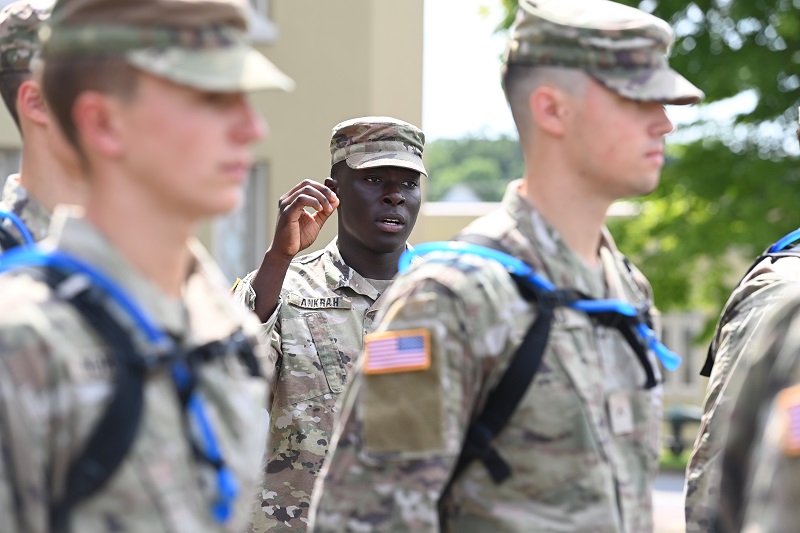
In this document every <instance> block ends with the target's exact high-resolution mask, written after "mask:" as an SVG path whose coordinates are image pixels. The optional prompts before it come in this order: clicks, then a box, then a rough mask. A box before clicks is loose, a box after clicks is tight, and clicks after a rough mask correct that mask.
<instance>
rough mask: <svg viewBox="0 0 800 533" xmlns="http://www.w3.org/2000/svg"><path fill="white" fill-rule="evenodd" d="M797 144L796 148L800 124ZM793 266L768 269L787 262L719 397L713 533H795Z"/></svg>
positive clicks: (799, 309)
mask: <svg viewBox="0 0 800 533" xmlns="http://www.w3.org/2000/svg"><path fill="white" fill-rule="evenodd" d="M799 111H800V110H799ZM797 140H798V142H800V121H798V128H797ZM797 261H798V260H797V259H796V258H794V257H785V258H781V259H780V260H778V261H775V263H774V264H773V265H772V266H773V269H777V267H781V268H783V267H784V265H782V264H781V263H785V264H786V267H785V268H786V270H780V271H777V272H776V273H774V274H773V275H772V276H770V277H766V276H764V280H763V281H762V285H763V286H764V288H763V289H761V292H766V291H770V293H771V294H772V298H771V299H770V300H768V301H766V302H761V305H763V306H764V307H768V308H769V311H770V313H769V314H767V313H766V312H764V311H762V312H761V313H760V314H761V316H764V315H765V314H766V315H767V317H766V319H764V320H763V323H762V324H761V325H760V326H759V328H758V329H759V332H758V333H759V341H758V342H756V343H751V344H750V346H749V347H748V350H747V351H746V352H743V353H742V355H741V356H740V357H739V359H740V360H739V361H737V363H738V364H737V366H736V367H735V369H734V371H733V372H734V374H732V376H733V375H736V374H738V376H737V381H738V382H739V383H737V387H736V392H735V393H732V392H731V387H732V386H731V385H728V386H727V388H725V389H723V391H722V393H721V394H725V395H727V401H728V403H732V404H734V406H733V408H728V410H729V411H732V413H731V414H730V415H728V418H727V419H726V421H727V422H728V424H729V429H728V432H727V433H726V435H727V439H724V438H723V440H722V441H721V442H720V443H719V444H718V446H719V448H721V449H720V451H719V454H720V455H722V458H721V459H717V463H718V465H717V466H716V469H717V470H718V471H719V472H720V473H718V474H717V478H718V480H719V481H718V486H719V487H720V488H719V492H709V494H708V496H707V501H708V502H709V505H708V508H707V509H706V511H707V512H708V513H709V514H710V515H711V519H710V520H709V523H713V524H715V526H716V527H715V530H716V531H719V532H724V533H728V532H731V533H732V532H738V531H748V532H753V533H762V532H764V533H766V532H775V533H777V532H784V531H785V532H790V531H797V524H798V523H800V506H798V505H797V501H798V498H800V484H798V480H799V479H800V470H799V468H800V463H798V455H800V438H799V437H800V416H798V413H800V396H799V395H798V394H799V393H798V391H799V390H800V364H799V363H800V357H798V354H800V337H798V332H800V327H799V325H798V318H799V317H800V294H798V283H797V281H798V274H797V272H798V271H800V266H798V263H797ZM792 266H793V267H794V270H793V271H792ZM778 289H781V290H780V292H779V291H778ZM755 294H758V293H755ZM750 313H751V314H753V313H755V311H751V312H750ZM717 357H718V358H719V354H718V355H717ZM718 363H719V361H717V362H715V368H716V365H717V364H718ZM732 379H733V377H731V378H729V381H731V380H732ZM715 518H716V522H714V519H715ZM706 530H708V529H706Z"/></svg>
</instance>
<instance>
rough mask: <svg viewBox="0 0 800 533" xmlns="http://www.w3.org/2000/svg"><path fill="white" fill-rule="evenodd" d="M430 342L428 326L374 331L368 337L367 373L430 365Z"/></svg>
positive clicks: (423, 367)
mask: <svg viewBox="0 0 800 533" xmlns="http://www.w3.org/2000/svg"><path fill="white" fill-rule="evenodd" d="M430 346H431V341H430V333H429V332H428V330H427V329H406V330H402V331H387V332H384V333H370V334H369V335H366V336H365V337H364V355H365V356H366V362H365V363H364V373H365V374H391V373H394V372H409V371H412V370H425V369H427V368H430V366H431V349H430Z"/></svg>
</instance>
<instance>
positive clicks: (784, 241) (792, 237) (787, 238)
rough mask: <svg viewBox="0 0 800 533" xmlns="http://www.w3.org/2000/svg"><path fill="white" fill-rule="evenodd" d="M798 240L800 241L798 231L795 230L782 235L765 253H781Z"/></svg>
mask: <svg viewBox="0 0 800 533" xmlns="http://www.w3.org/2000/svg"><path fill="white" fill-rule="evenodd" d="M798 239H800V229H796V230H794V231H793V232H791V233H789V234H788V235H784V236H783V237H781V238H780V239H778V242H776V243H775V244H773V245H772V246H770V247H769V249H768V250H767V253H770V254H774V253H776V252H782V251H783V250H785V249H786V248H788V247H789V245H790V244H792V243H793V242H795V241H796V240H798Z"/></svg>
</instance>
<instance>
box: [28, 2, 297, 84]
mask: <svg viewBox="0 0 800 533" xmlns="http://www.w3.org/2000/svg"><path fill="white" fill-rule="evenodd" d="M247 9H248V7H247V2H246V0H116V1H114V2H108V1H107V0H70V1H68V2H59V3H58V4H56V6H55V8H54V10H53V16H52V17H51V19H50V21H49V22H48V24H47V25H45V27H43V28H42V31H41V32H40V38H41V40H42V56H43V57H44V58H45V59H54V58H63V57H80V56H92V57H98V56H107V55H122V56H123V57H124V58H125V59H126V60H127V61H128V62H129V63H130V64H131V65H132V66H134V67H136V68H138V69H141V70H144V71H145V72H148V73H150V74H153V75H155V76H159V77H161V78H165V79H168V80H170V81H173V82H175V83H178V84H181V85H187V86H189V87H193V88H196V89H200V90H207V91H215V92H242V91H256V90H265V89H282V90H285V91H291V90H292V89H293V88H294V81H292V79H291V78H289V77H288V76H287V75H286V74H284V73H283V72H282V71H281V70H280V69H279V68H278V67H276V66H275V65H274V64H273V63H272V62H270V61H269V60H268V59H267V58H266V57H265V56H264V55H263V54H262V53H261V52H259V51H258V50H256V49H255V48H253V47H252V46H251V45H250V44H248V43H247V42H246V30H247V11H246V10H247Z"/></svg>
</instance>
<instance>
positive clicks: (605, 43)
mask: <svg viewBox="0 0 800 533" xmlns="http://www.w3.org/2000/svg"><path fill="white" fill-rule="evenodd" d="M673 40H674V33H673V31H672V28H670V26H669V24H667V23H666V22H665V21H663V20H661V19H659V18H658V17H655V16H653V15H650V14H648V13H645V12H643V11H641V10H639V9H635V8H632V7H628V6H625V5H622V4H618V3H617V2H612V1H608V0H520V1H519V10H518V12H517V18H516V21H515V23H514V25H513V26H512V28H511V30H510V37H509V42H508V45H507V47H506V52H505V62H506V63H509V64H511V63H515V64H523V65H543V66H560V67H569V68H576V69H581V70H585V71H586V72H588V73H589V74H591V75H592V76H593V77H594V78H596V79H597V80H598V81H600V82H601V83H602V84H603V85H605V86H606V87H608V88H609V89H611V90H613V91H615V92H617V93H619V94H621V95H622V96H625V97H627V98H631V99H634V100H647V101H660V102H666V103H674V104H688V103H696V102H698V101H699V100H701V99H702V98H703V96H704V95H703V92H702V91H700V90H699V89H698V88H697V87H695V86H694V85H692V84H691V83H690V82H689V81H688V80H686V79H685V78H684V77H683V76H681V75H679V74H678V73H676V72H675V71H673V70H672V69H670V68H669V65H668V63H667V57H668V55H669V50H670V47H671V45H672V42H673Z"/></svg>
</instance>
